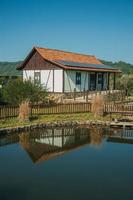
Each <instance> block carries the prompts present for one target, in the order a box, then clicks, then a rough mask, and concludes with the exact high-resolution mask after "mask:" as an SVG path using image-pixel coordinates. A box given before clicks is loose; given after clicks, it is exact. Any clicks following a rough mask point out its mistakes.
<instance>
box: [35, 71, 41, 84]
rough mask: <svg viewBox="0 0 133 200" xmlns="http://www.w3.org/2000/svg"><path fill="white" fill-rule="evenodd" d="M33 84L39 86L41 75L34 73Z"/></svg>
mask: <svg viewBox="0 0 133 200" xmlns="http://www.w3.org/2000/svg"><path fill="white" fill-rule="evenodd" d="M34 83H35V84H41V73H40V72H34Z"/></svg>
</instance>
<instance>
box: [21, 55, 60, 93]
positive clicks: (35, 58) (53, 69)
mask: <svg viewBox="0 0 133 200" xmlns="http://www.w3.org/2000/svg"><path fill="white" fill-rule="evenodd" d="M35 72H40V79H41V84H42V85H43V86H44V87H46V88H47V89H48V91H49V92H63V70H62V69H61V68H59V67H58V66H56V65H54V64H52V63H50V62H47V61H46V60H44V59H43V58H42V57H41V56H40V55H39V53H38V52H35V53H34V54H33V55H32V57H31V58H30V59H29V60H28V61H27V63H26V65H25V67H24V70H23V80H26V79H30V80H31V81H33V82H34V79H35Z"/></svg>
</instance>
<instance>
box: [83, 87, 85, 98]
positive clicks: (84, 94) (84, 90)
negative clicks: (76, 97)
mask: <svg viewBox="0 0 133 200" xmlns="http://www.w3.org/2000/svg"><path fill="white" fill-rule="evenodd" d="M83 96H84V99H85V88H84V94H83Z"/></svg>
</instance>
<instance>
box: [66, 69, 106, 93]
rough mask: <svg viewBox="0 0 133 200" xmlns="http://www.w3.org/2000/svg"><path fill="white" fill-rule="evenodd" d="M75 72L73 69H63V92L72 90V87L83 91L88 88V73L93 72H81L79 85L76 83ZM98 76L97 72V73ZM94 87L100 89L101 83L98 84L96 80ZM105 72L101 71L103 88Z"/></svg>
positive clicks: (104, 87)
mask: <svg viewBox="0 0 133 200" xmlns="http://www.w3.org/2000/svg"><path fill="white" fill-rule="evenodd" d="M76 72H78V71H74V70H69V71H68V70H65V71H64V92H73V91H74V88H76V91H84V89H85V90H89V89H90V74H93V73H95V72H84V71H80V72H81V85H76ZM97 76H98V73H97ZM96 83H97V85H96V89H97V90H101V89H102V84H98V81H97V80H96ZM107 84H108V83H107V73H103V90H106V88H107Z"/></svg>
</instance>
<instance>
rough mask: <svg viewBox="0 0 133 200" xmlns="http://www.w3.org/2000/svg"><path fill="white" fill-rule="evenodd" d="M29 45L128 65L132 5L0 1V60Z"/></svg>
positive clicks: (124, 0) (107, 0)
mask: <svg viewBox="0 0 133 200" xmlns="http://www.w3.org/2000/svg"><path fill="white" fill-rule="evenodd" d="M33 46H39V47H47V48H53V49H61V50H66V51H73V52H77V53H85V54H89V55H95V56H96V57H98V58H100V59H105V60H111V61H120V60H122V61H126V62H129V63H132V64H133V0H0V61H18V60H23V59H24V58H25V57H26V56H27V54H28V53H29V51H30V50H31V49H32V48H33Z"/></svg>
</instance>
